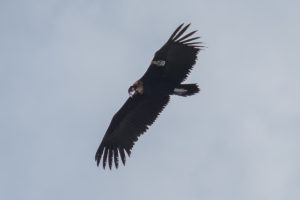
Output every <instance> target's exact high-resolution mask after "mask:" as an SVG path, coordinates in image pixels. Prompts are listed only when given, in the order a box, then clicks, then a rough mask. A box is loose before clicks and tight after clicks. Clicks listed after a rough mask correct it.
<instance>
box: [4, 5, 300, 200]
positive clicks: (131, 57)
mask: <svg viewBox="0 0 300 200" xmlns="http://www.w3.org/2000/svg"><path fill="white" fill-rule="evenodd" d="M299 8H300V3H299V1H296V0H295V1H292V0H290V1H283V0H282V1H276V0H275V1H274V0H273V1H271V0H260V1H233V0H232V1H220V0H210V1H204V0H202V1H201V0H200V1H199V0H197V1H171V0H168V1H157V0H152V1H138V0H136V1H110V2H108V1H95V0H90V1H83V0H77V1H61V0H56V1H38V0H29V1H14V0H11V1H5V0H4V1H1V2H0V94H1V98H0V110H1V111H0V158H1V165H0V199H5V200H8V199H26V200H27V199H29V200H41V199H43V200H48V199H49V200H53V199H58V200H65V199H72V200H77V199H78V200H79V199H80V200H82V199H107V200H110V199H120V198H122V199H133V200H135V199H144V200H148V199H149V200H153V199H174V200H182V199H189V200H196V199H197V200H198V199H206V200H217V199H218V200H219V199H228V200H240V199H243V200H253V199H255V200H265V199H272V200H281V199H289V200H292V199H299V197H300V190H299V188H300V170H299V169H300V147H299V143H300V136H299V132H300V131H299V130H300V106H299V102H300V93H299V85H300V80H299V74H300V68H299V66H300V62H299V52H300V39H299V38H300V25H299V19H300V12H299ZM182 22H186V23H189V22H191V23H192V26H191V29H190V30H194V29H197V30H199V32H198V34H199V35H201V36H202V38H201V41H203V42H204V43H205V45H206V46H207V47H208V48H207V49H205V51H202V52H200V54H199V59H198V62H197V64H196V66H195V69H194V70H193V72H192V73H191V76H190V77H189V79H188V80H187V82H197V83H199V86H200V87H201V92H200V93H199V94H198V95H195V96H193V97H190V98H180V97H173V98H172V99H171V102H170V104H169V105H168V107H167V108H166V109H165V111H164V112H163V113H162V114H161V115H160V117H159V118H158V120H157V121H156V123H155V124H154V125H153V126H152V127H151V128H150V129H149V131H148V132H147V133H146V134H145V135H143V136H142V137H141V138H140V140H139V141H138V143H137V144H136V145H135V147H134V149H133V151H132V156H131V158H130V159H128V160H127V164H126V166H125V167H124V166H120V168H119V169H118V170H115V169H113V170H111V171H109V170H105V171H104V170H103V169H102V168H97V167H96V163H95V162H94V155H95V152H96V150H97V148H98V145H99V143H100V141H101V139H102V137H103V134H104V133H105V131H106V129H107V127H108V125H109V123H110V120H111V118H112V116H113V114H114V113H115V112H116V111H117V110H118V109H119V108H120V106H121V105H122V104H123V103H124V102H125V100H126V98H127V97H128V94H127V89H128V87H129V86H130V85H131V84H132V83H133V82H134V81H135V80H137V79H138V78H139V77H140V76H142V74H143V73H144V72H145V70H146V69H147V67H148V66H149V63H150V60H151V59H152V56H153V54H154V52H155V51H156V50H158V49H159V48H160V47H161V45H163V44H164V42H165V41H166V40H167V39H168V37H169V36H170V34H171V33H172V32H173V31H174V29H175V28H176V27H177V26H178V25H179V24H181V23H182Z"/></svg>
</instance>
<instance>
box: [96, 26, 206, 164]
mask: <svg viewBox="0 0 300 200" xmlns="http://www.w3.org/2000/svg"><path fill="white" fill-rule="evenodd" d="M183 25H184V24H181V25H180V26H179V27H178V28H177V29H176V30H175V31H174V32H173V34H172V35H171V37H170V38H169V40H168V41H167V42H166V43H165V44H164V45H163V46H162V47H161V48H160V49H159V50H158V51H157V52H156V53H155V55H154V58H153V60H152V61H151V64H150V66H149V68H148V70H147V71H146V73H145V74H144V75H143V77H141V78H140V79H139V80H137V81H136V82H135V83H134V84H133V85H132V86H130V87H129V89H128V93H129V98H128V99H127V101H126V102H125V104H124V105H123V106H122V107H121V109H120V110H119V111H118V112H117V113H116V114H115V115H114V117H113V118H112V121H111V123H110V125H109V127H108V129H107V131H106V133H105V135H104V137H103V140H102V142H101V144H100V146H99V148H98V150H97V153H96V156H95V159H96V162H97V166H99V164H100V161H101V158H102V163H103V168H104V169H105V166H106V163H107V160H108V165H109V168H110V169H111V168H112V164H113V161H114V163H115V166H116V168H118V165H119V157H121V160H122V162H123V164H124V165H125V160H126V156H125V152H126V153H127V155H128V156H130V153H131V149H132V147H133V145H134V143H135V142H136V141H137V140H138V137H139V136H140V135H141V134H143V133H144V132H145V131H146V130H147V129H148V128H149V126H151V125H152V124H153V122H154V121H155V119H156V118H157V116H158V115H159V113H160V112H161V111H162V110H163V109H164V107H165V106H166V105H167V104H168V102H169V100H170V95H179V96H184V97H186V96H191V95H193V94H195V93H197V92H199V88H198V86H197V84H182V82H183V81H184V80H185V79H186V78H187V76H188V75H189V73H190V71H191V70H192V68H193V65H194V64H195V63H196V59H197V53H198V51H199V50H201V48H202V47H203V46H201V42H199V41H197V39H199V38H200V37H192V38H191V36H192V35H193V34H194V33H195V32H196V31H192V32H190V33H188V34H186V35H184V33H185V31H186V30H187V29H188V27H189V26H190V24H188V25H186V26H183Z"/></svg>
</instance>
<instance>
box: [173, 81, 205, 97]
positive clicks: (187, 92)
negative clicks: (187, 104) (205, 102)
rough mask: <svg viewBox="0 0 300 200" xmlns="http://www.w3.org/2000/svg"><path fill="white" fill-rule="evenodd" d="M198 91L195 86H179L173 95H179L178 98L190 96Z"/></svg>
mask: <svg viewBox="0 0 300 200" xmlns="http://www.w3.org/2000/svg"><path fill="white" fill-rule="evenodd" d="M199 91H200V88H199V87H198V85H197V84H195V83H193V84H180V85H179V87H177V88H175V89H174V92H173V94H176V95H179V96H183V97H186V96H191V95H194V94H196V93H198V92H199Z"/></svg>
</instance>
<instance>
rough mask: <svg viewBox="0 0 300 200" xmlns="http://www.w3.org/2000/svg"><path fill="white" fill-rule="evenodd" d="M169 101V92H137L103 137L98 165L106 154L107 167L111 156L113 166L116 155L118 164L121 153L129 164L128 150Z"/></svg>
mask: <svg viewBox="0 0 300 200" xmlns="http://www.w3.org/2000/svg"><path fill="white" fill-rule="evenodd" d="M168 102H169V96H161V97H150V96H145V95H140V94H137V95H135V96H134V97H133V98H128V100H127V101H126V103H125V104H124V105H123V106H122V108H121V109H120V110H119V111H118V112H117V113H116V114H115V115H114V117H113V119H112V121H111V123H110V125H109V127H108V129H107V131H106V133H105V135H104V137H103V140H102V142H101V144H100V146H99V148H98V150H97V153H96V156H95V159H96V161H97V165H98V166H99V163H100V160H101V157H102V155H103V157H102V162H103V168H105V166H106V162H107V158H108V164H109V168H110V169H111V167H112V163H113V158H114V162H115V166H116V168H118V164H119V154H120V157H121V159H122V162H123V164H124V165H125V159H126V157H125V151H126V153H127V154H128V156H130V153H131V149H132V147H133V145H134V143H135V142H136V141H137V140H138V137H139V136H140V135H141V134H143V133H144V132H145V131H146V130H147V129H148V127H149V126H150V125H151V124H152V123H153V122H154V121H155V119H156V118H157V116H158V115H159V113H160V112H161V111H162V110H163V109H164V107H165V106H166V105H167V104H168Z"/></svg>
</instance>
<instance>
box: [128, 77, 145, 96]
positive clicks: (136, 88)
mask: <svg viewBox="0 0 300 200" xmlns="http://www.w3.org/2000/svg"><path fill="white" fill-rule="evenodd" d="M143 92H144V87H143V82H142V81H140V80H138V81H136V82H135V83H134V84H133V85H132V86H130V87H129V89H128V94H129V96H130V97H133V96H134V95H135V94H137V93H139V94H143Z"/></svg>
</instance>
